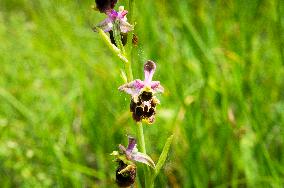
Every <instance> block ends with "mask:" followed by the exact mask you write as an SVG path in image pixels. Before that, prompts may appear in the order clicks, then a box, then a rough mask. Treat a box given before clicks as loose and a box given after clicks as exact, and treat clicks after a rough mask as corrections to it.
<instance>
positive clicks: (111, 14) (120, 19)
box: [97, 6, 134, 33]
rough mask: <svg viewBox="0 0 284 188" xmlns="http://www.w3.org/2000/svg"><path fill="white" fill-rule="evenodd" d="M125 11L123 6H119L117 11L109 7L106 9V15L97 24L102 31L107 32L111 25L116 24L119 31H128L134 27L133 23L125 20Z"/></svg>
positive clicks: (111, 27)
mask: <svg viewBox="0 0 284 188" xmlns="http://www.w3.org/2000/svg"><path fill="white" fill-rule="evenodd" d="M127 13H128V12H127V11H126V10H124V7H123V6H120V7H119V11H118V12H117V11H115V10H113V9H109V10H107V11H106V14H107V15H108V17H107V18H106V19H105V20H103V21H102V22H101V23H99V24H98V25H97V27H99V28H101V29H102V30H103V31H104V32H109V31H112V30H113V25H114V24H115V23H117V24H118V26H119V29H120V32H121V33H128V32H129V31H132V30H133V29H134V27H133V25H131V24H130V23H128V22H127V18H126V15H127Z"/></svg>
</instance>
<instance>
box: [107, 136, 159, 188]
mask: <svg viewBox="0 0 284 188" xmlns="http://www.w3.org/2000/svg"><path fill="white" fill-rule="evenodd" d="M111 155H113V156H114V157H115V161H116V162H118V168H117V170H116V183H117V184H118V186H120V187H129V186H131V185H132V184H133V183H134V182H135V178H136V165H135V162H140V163H143V164H146V165H148V166H150V167H152V168H155V163H154V161H153V160H152V159H151V158H150V157H149V156H148V155H146V154H144V153H141V152H138V149H137V147H136V140H135V138H133V137H130V136H129V137H128V146H127V148H125V147H124V146H123V145H121V144H120V145H119V151H113V152H112V154H111Z"/></svg>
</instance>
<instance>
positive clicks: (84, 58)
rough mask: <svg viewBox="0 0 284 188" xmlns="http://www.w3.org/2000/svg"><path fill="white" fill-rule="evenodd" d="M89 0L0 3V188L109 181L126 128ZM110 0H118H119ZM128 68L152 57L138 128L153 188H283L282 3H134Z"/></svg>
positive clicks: (115, 66) (122, 101)
mask: <svg viewBox="0 0 284 188" xmlns="http://www.w3.org/2000/svg"><path fill="white" fill-rule="evenodd" d="M93 3H94V1H91V0H85V1H79V0H77V1H68V0H60V1H59V0H50V1H47V0H46V1H45V0H41V1H37V0H1V1H0V187H115V183H114V181H115V169H116V164H115V163H114V162H112V160H113V158H112V157H111V156H110V155H109V154H110V153H111V152H112V151H113V150H116V149H117V145H118V144H119V143H122V144H126V142H127V137H126V136H125V135H127V134H132V135H135V130H136V127H135V123H134V122H133V121H132V119H131V115H130V112H129V109H128V108H129V96H127V95H125V94H123V93H120V92H119V91H118V90H117V88H118V87H119V86H120V85H121V84H122V83H123V80H122V79H121V77H120V76H119V73H120V72H119V69H120V68H121V67H123V66H122V63H121V62H120V61H119V59H118V58H116V57H113V56H112V54H111V52H110V51H109V50H108V48H107V46H106V45H105V44H104V43H103V41H102V40H101V39H100V38H99V36H98V34H96V33H94V32H92V30H91V27H92V26H93V25H95V24H96V23H98V22H99V21H101V20H102V19H104V17H105V16H104V15H102V14H99V13H98V12H95V11H93V10H91V8H90V7H91V5H92V4H93ZM126 3H127V1H126V0H125V1H120V2H119V4H121V5H122V4H126ZM134 12H135V15H134V16H135V20H136V22H137V24H136V27H135V28H136V31H135V33H136V34H137V36H138V37H139V45H138V47H137V48H136V49H135V54H136V55H135V62H134V64H133V72H134V77H135V78H143V69H142V68H143V63H144V61H145V60H148V59H152V60H154V61H155V62H156V63H157V71H156V75H155V77H154V79H155V80H160V81H161V83H162V85H163V86H164V88H165V93H164V94H162V95H160V96H158V97H159V99H160V100H161V105H160V106H159V107H158V114H157V120H156V123H155V124H154V125H151V126H145V128H144V132H145V139H146V147H147V151H148V154H149V155H150V156H151V157H152V158H153V159H154V160H155V161H157V160H158V158H159V153H160V152H161V150H162V148H163V144H164V143H165V141H166V139H167V137H168V136H169V135H171V134H174V140H173V144H172V147H171V150H170V153H169V156H168V159H167V161H166V165H165V166H164V168H163V169H162V170H161V173H160V175H159V176H158V178H157V180H156V187H173V188H178V187H218V188H223V187H232V188H235V187H273V188H278V187H283V186H284V128H283V126H284V1H282V0H227V1H223V0H215V1H209V0H202V1H194V0H171V1H166V0H152V1H149V0H136V6H135V10H134Z"/></svg>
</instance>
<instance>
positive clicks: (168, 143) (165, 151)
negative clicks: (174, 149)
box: [155, 135, 174, 177]
mask: <svg viewBox="0 0 284 188" xmlns="http://www.w3.org/2000/svg"><path fill="white" fill-rule="evenodd" d="M173 137H174V135H171V136H170V137H169V138H168V139H167V141H166V143H165V145H164V148H163V151H162V153H161V155H160V158H159V160H158V163H157V166H156V169H155V177H156V176H157V175H158V174H159V172H160V170H161V168H162V167H163V165H164V163H165V161H166V159H167V155H168V152H169V150H170V146H171V143H172V140H173Z"/></svg>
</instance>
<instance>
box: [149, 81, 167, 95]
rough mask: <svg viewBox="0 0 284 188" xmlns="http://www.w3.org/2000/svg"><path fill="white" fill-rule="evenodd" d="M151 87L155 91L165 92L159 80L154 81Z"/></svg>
mask: <svg viewBox="0 0 284 188" xmlns="http://www.w3.org/2000/svg"><path fill="white" fill-rule="evenodd" d="M151 88H152V90H153V91H154V92H155V93H163V92H164V88H163V86H161V84H160V82H159V81H152V82H151Z"/></svg>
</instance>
